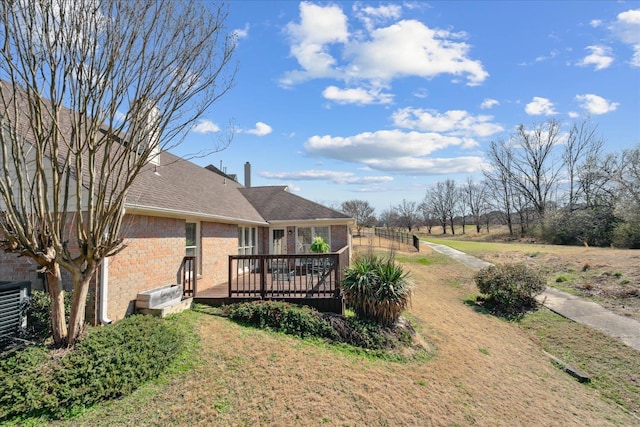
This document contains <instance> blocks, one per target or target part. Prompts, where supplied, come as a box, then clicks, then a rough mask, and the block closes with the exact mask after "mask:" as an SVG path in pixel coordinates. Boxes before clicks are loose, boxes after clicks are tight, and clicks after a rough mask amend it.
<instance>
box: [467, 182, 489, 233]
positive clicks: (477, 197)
mask: <svg viewBox="0 0 640 427" xmlns="http://www.w3.org/2000/svg"><path fill="white" fill-rule="evenodd" d="M462 191H463V197H464V201H465V203H466V205H467V206H468V207H469V212H471V217H472V218H473V224H474V225H475V226H476V233H480V230H481V229H482V215H483V214H484V209H485V207H486V200H485V198H486V186H485V185H483V184H476V183H475V182H473V178H471V177H468V178H467V182H466V183H465V185H464V186H463V187H462Z"/></svg>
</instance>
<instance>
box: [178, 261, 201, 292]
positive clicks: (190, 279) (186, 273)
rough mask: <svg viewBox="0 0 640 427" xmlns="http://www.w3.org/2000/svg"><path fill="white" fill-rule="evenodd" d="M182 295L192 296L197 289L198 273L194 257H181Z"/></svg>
mask: <svg viewBox="0 0 640 427" xmlns="http://www.w3.org/2000/svg"><path fill="white" fill-rule="evenodd" d="M180 270H181V271H182V296H183V297H193V296H195V295H196V291H197V289H198V277H197V276H198V275H197V271H196V257H194V256H186V257H184V258H182V265H181V266H180Z"/></svg>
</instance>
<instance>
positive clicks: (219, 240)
mask: <svg viewBox="0 0 640 427" xmlns="http://www.w3.org/2000/svg"><path fill="white" fill-rule="evenodd" d="M200 230H201V242H202V271H201V272H200V276H199V277H198V289H206V288H210V287H212V286H214V285H217V284H220V283H225V282H227V275H228V268H229V267H228V266H229V255H237V254H238V226H237V225H230V224H218V223H214V222H203V223H201V224H200Z"/></svg>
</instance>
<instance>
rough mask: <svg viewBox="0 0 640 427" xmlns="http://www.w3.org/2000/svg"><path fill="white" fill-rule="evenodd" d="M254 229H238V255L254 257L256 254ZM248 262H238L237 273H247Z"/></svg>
mask: <svg viewBox="0 0 640 427" xmlns="http://www.w3.org/2000/svg"><path fill="white" fill-rule="evenodd" d="M257 234H258V233H257V230H256V228H255V227H238V255H254V254H256V253H257V247H258V239H257ZM250 267H251V265H250V262H249V260H244V261H239V262H238V271H248V270H249V268H250Z"/></svg>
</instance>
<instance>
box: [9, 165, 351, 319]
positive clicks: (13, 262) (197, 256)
mask: <svg viewBox="0 0 640 427" xmlns="http://www.w3.org/2000/svg"><path fill="white" fill-rule="evenodd" d="M234 178H235V177H234V176H231V175H227V174H226V173H224V172H223V171H221V170H219V169H217V168H215V167H213V166H209V167H207V168H204V167H201V166H198V165H196V164H194V163H192V162H190V161H187V160H184V159H181V158H179V157H177V156H175V155H173V154H171V153H169V152H161V153H160V154H159V155H158V156H157V158H156V159H155V161H154V162H153V164H149V167H148V168H147V169H146V170H145V171H144V172H143V173H141V174H140V175H139V177H138V178H136V181H135V182H134V185H133V187H132V188H131V190H130V192H129V194H128V196H127V201H126V205H125V208H126V211H125V217H124V220H123V227H122V229H123V237H124V241H125V244H126V248H125V249H124V250H123V251H121V252H120V253H118V254H117V255H115V256H113V257H110V258H107V259H105V260H104V261H103V263H102V265H101V268H100V272H99V274H98V275H97V277H96V278H95V280H94V283H93V284H92V287H91V290H90V300H89V302H88V303H87V321H88V322H89V323H92V324H99V323H108V322H111V321H116V320H119V319H122V318H123V317H125V316H126V315H128V314H131V313H133V312H134V310H135V300H136V297H137V295H138V293H140V292H142V291H146V290H149V289H152V288H157V287H160V286H163V285H168V284H183V282H184V281H185V277H186V278H187V280H189V279H191V278H192V276H191V275H193V278H194V279H196V283H197V290H196V292H195V295H193V296H195V297H196V298H197V297H198V294H199V293H200V292H205V293H206V291H207V289H212V288H217V289H218V292H222V293H223V294H224V295H218V297H219V298H218V300H219V301H221V302H228V301H229V299H228V298H229V297H231V282H233V281H235V282H236V283H237V282H238V278H242V277H243V276H246V275H253V274H256V272H257V269H256V268H255V267H254V268H251V269H249V268H247V267H245V265H246V266H249V265H253V266H255V265H257V263H258V262H260V261H259V257H262V258H261V259H265V258H264V257H265V256H266V257H267V258H269V257H271V259H265V261H264V262H268V264H265V267H264V268H263V269H262V271H261V273H264V275H265V276H267V275H269V276H270V277H271V279H273V277H274V275H273V274H272V273H273V271H272V268H271V266H272V264H273V263H274V262H276V260H278V259H279V257H285V258H287V259H288V260H290V261H289V262H290V264H291V266H292V271H293V273H292V277H288V279H289V280H288V283H287V285H288V284H289V283H290V282H291V280H293V282H295V286H296V288H300V287H301V284H302V279H306V277H305V274H304V271H302V272H301V270H300V268H298V269H297V270H296V269H295V266H296V265H297V266H298V267H301V266H303V264H305V263H307V262H308V258H313V257H314V255H308V254H309V248H310V244H311V241H312V240H313V238H314V237H315V236H322V237H323V238H324V239H325V241H327V242H328V243H329V245H330V247H331V251H332V252H334V253H337V252H338V251H341V250H342V251H343V252H344V253H346V259H347V260H348V256H349V252H350V246H351V234H350V225H351V224H352V223H353V219H352V218H350V217H349V216H348V215H345V214H343V213H341V212H338V211H335V210H333V209H329V208H327V207H325V206H322V205H320V204H318V203H315V202H312V201H309V200H307V199H304V198H302V197H300V196H297V195H295V194H292V193H290V192H289V191H288V190H287V187H285V186H267V187H248V186H247V187H245V186H243V185H241V184H240V183H238V182H237V180H236V179H234ZM249 180H250V165H249V164H248V163H247V164H246V165H245V182H248V181H249ZM234 256H244V257H247V256H251V257H256V258H255V259H254V260H246V259H245V260H241V261H240V263H238V261H237V260H236V259H235V258H234ZM301 256H305V258H300V257H301ZM189 257H194V258H193V259H194V261H195V266H194V267H187V270H189V271H187V272H186V273H187V274H185V271H184V270H185V260H186V259H189ZM296 257H298V259H294V258H296ZM316 257H318V256H316ZM325 258H326V257H325ZM336 259H337V258H336ZM343 259H344V258H343ZM301 260H303V261H301ZM347 262H348V261H347ZM231 263H236V264H235V265H234V267H233V268H232V267H231ZM31 264H32V263H30V262H29V260H28V259H26V258H17V257H16V256H15V254H5V253H1V254H0V278H2V279H3V280H10V281H14V280H15V281H18V280H31V282H32V284H33V285H32V287H33V288H35V289H37V288H42V287H43V283H42V279H41V278H38V276H37V275H36V273H35V265H31ZM344 264H345V262H344V261H343V262H342V266H341V267H340V268H343V267H344V266H345V265H344ZM194 270H195V271H194ZM249 270H251V271H249ZM296 271H297V278H296V277H293V276H296ZM333 280H334V282H333V284H332V285H331V292H330V294H331V295H330V298H333V299H339V293H338V291H337V287H336V286H337V276H335V277H333ZM264 281H265V279H263V283H262V284H263V287H264ZM254 282H255V283H256V286H254V287H253V289H254V291H255V292H253V293H251V292H243V293H242V295H241V296H243V297H244V299H247V298H261V297H262V298H264V297H265V294H264V289H263V291H262V293H260V289H259V286H258V285H259V283H258V282H259V279H257V278H254ZM305 283H309V286H311V287H313V286H316V285H317V283H312V282H311V281H309V280H307V281H306V282H305ZM276 284H278V285H282V284H283V283H279V282H278V283H276ZM311 289H312V288H310V289H305V290H304V291H302V292H298V294H297V295H293V294H291V293H289V294H288V297H290V298H291V297H295V298H298V299H304V298H305V296H306V297H308V296H309V295H311V294H310V292H309V291H310V290H311ZM247 290H248V288H247V289H245V291H247ZM298 291H300V289H298ZM324 294H327V292H325V293H324ZM267 297H269V298H276V297H278V296H277V295H267ZM290 298H289V299H290ZM214 299H215V298H214ZM208 301H209V302H211V301H212V299H211V298H209V299H208ZM334 306H335V305H334ZM321 307H322V306H321ZM334 310H335V308H334Z"/></svg>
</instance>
